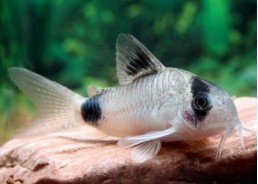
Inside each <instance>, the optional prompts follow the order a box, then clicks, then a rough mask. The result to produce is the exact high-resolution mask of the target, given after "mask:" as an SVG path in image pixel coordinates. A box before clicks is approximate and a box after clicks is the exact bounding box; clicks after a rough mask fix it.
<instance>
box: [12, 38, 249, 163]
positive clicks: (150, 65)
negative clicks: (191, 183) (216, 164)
mask: <svg viewBox="0 0 258 184" xmlns="http://www.w3.org/2000/svg"><path fill="white" fill-rule="evenodd" d="M116 69H117V76H118V79H119V83H120V86H118V87H110V88H97V87H90V88H89V89H88V93H89V97H82V96H80V95H78V94H76V93H74V92H72V91H71V90H69V89H68V88H66V87H64V86H62V85H60V84H57V83H56V82H53V81H50V80H48V79H46V78H44V77H42V76H40V75H38V74H35V73H33V72H31V71H28V70H26V69H23V68H17V67H13V68H10V69H9V75H10V77H11V79H12V80H13V82H14V83H15V84H16V85H17V86H18V87H19V88H20V89H21V90H22V91H23V92H24V93H25V94H26V95H27V96H29V97H30V98H31V99H32V101H33V102H34V104H35V105H36V107H37V108H38V115H37V116H36V118H35V119H34V120H33V122H32V124H31V126H30V127H29V128H28V129H27V131H25V134H26V132H27V133H29V134H35V135H37V134H38V133H39V132H41V133H44V132H45V133H49V132H55V131H58V130H63V129H69V128H71V127H75V126H76V125H78V121H83V122H84V123H85V124H88V125H91V126H93V127H95V128H96V129H98V130H100V131H102V132H104V133H105V134H107V135H110V136H115V137H119V138H120V139H119V141H118V145H119V146H122V147H125V148H132V157H133V159H134V160H135V161H137V162H143V161H145V160H147V159H150V158H153V157H154V156H155V155H156V154H157V153H158V152H159V150H160V148H161V142H173V141H181V140H195V139H201V138H205V137H209V136H214V135H216V134H222V137H221V141H220V144H219V146H218V151H217V157H220V155H221V153H222V149H223V146H224V143H225V141H226V139H227V138H228V137H229V136H230V135H231V134H232V133H233V132H234V130H237V131H238V133H239V137H240V142H241V145H242V147H244V144H243V129H244V128H243V126H242V124H241V122H240V120H239V117H238V114H237V110H236V107H235V104H234V103H233V101H232V99H231V97H230V96H229V94H228V93H227V92H225V91H224V90H223V89H221V88H220V87H218V86H216V85H214V84H212V83H211V82H209V81H207V80H204V79H202V78H200V77H198V76H197V75H195V74H192V73H190V72H188V71H185V70H181V69H177V68H169V67H165V66H164V65H163V64H162V63H161V62H160V61H159V60H158V59H157V58H156V57H155V56H154V55H153V54H152V53H151V52H150V51H149V50H148V49H147V48H146V47H145V46H144V45H143V44H141V43H140V42H139V41H138V40H137V39H136V38H134V37H133V36H131V35H128V34H120V35H119V36H118V38H117V43H116Z"/></svg>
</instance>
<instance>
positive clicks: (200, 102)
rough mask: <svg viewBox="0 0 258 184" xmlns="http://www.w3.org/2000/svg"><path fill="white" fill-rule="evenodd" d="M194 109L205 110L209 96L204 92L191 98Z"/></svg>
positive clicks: (208, 103)
mask: <svg viewBox="0 0 258 184" xmlns="http://www.w3.org/2000/svg"><path fill="white" fill-rule="evenodd" d="M193 106H194V108H195V109H196V110H206V109H208V108H209V107H210V98H209V97H208V96H207V95H206V94H197V95H196V96H195V97H194V100H193Z"/></svg>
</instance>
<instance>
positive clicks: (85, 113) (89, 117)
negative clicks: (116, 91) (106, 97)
mask: <svg viewBox="0 0 258 184" xmlns="http://www.w3.org/2000/svg"><path fill="white" fill-rule="evenodd" d="M101 114H102V112H101V108H100V104H99V96H93V97H91V98H89V99H88V100H86V101H85V102H84V103H83V104H82V106H81V115H82V117H83V120H84V121H85V122H89V123H91V124H92V125H94V126H97V125H98V124H97V122H98V120H100V119H101Z"/></svg>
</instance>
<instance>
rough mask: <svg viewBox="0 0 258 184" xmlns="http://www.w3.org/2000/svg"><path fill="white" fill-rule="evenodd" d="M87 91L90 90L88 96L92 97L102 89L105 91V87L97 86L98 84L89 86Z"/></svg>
mask: <svg viewBox="0 0 258 184" xmlns="http://www.w3.org/2000/svg"><path fill="white" fill-rule="evenodd" d="M87 91H88V96H89V97H92V96H95V95H98V94H101V93H102V91H103V88H100V87H96V86H89V87H88V88H87Z"/></svg>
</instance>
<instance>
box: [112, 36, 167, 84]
mask: <svg viewBox="0 0 258 184" xmlns="http://www.w3.org/2000/svg"><path fill="white" fill-rule="evenodd" d="M165 68H166V67H165V66H164V65H163V64H162V63H161V62H160V61H159V60H158V59H157V58H156V57H155V56H154V55H153V54H152V53H151V52H150V51H149V50H148V49H147V48H146V47H145V46H144V45H143V44H142V43H140V42H139V41H138V40H137V39H136V38H134V37H133V36H132V35H129V34H120V35H119V36H118V38H117V42H116V69H117V77H118V80H119V83H120V84H129V83H131V82H133V81H134V80H135V79H137V78H140V77H143V76H146V75H150V74H153V73H157V72H159V71H162V70H164V69H165Z"/></svg>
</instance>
